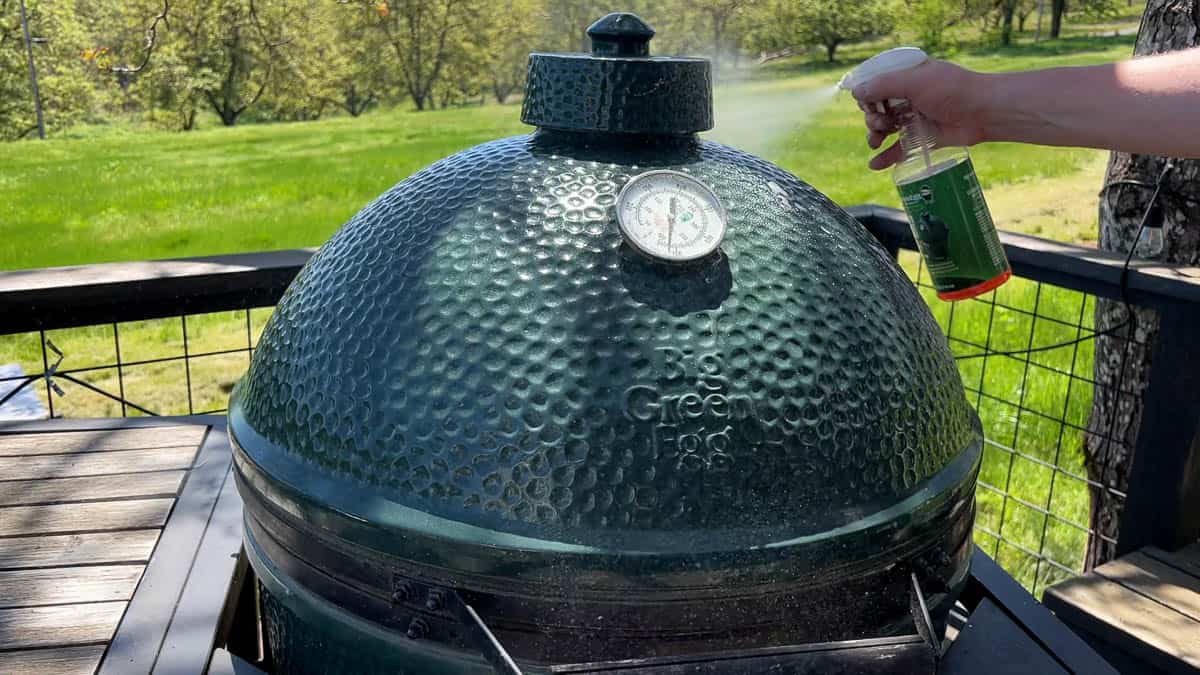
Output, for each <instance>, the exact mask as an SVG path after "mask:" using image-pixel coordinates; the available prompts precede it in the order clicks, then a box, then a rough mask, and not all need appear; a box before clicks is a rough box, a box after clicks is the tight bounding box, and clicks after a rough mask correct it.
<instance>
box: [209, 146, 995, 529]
mask: <svg viewBox="0 0 1200 675" xmlns="http://www.w3.org/2000/svg"><path fill="white" fill-rule="evenodd" d="M606 148H607V149H606ZM661 168H667V169H674V170H678V171H683V172H687V173H689V174H691V175H693V176H695V177H697V178H698V179H700V180H701V181H703V182H704V183H705V184H707V185H709V186H711V187H712V188H713V190H714V191H715V192H716V193H717V195H718V196H719V198H720V199H721V201H722V203H723V204H724V206H725V208H726V210H727V212H728V217H729V226H728V232H727V235H726V238H725V240H724V242H723V244H722V245H721V248H720V253H719V255H717V256H716V257H714V258H710V259H708V260H706V261H704V262H703V263H702V264H699V265H696V266H691V267H686V268H671V267H664V266H661V265H658V264H655V263H653V262H651V261H648V260H646V259H643V258H641V257H639V256H637V255H636V254H634V253H632V252H631V250H630V249H629V247H628V246H627V245H625V244H624V243H623V242H622V239H621V236H620V234H619V231H618V227H617V223H616V222H615V219H614V218H615V217H614V204H615V201H616V198H617V194H618V192H619V191H620V189H621V187H622V186H623V185H624V184H625V183H626V182H627V181H628V180H629V179H630V178H631V177H632V176H634V175H637V174H638V173H640V172H642V171H645V170H649V169H661ZM234 404H235V407H236V408H238V409H239V410H240V411H241V415H242V416H243V417H244V423H245V424H246V425H248V426H249V427H251V428H252V429H253V430H254V431H255V432H257V434H260V435H261V436H262V437H264V438H265V439H266V440H268V441H269V442H270V443H271V444H273V445H275V446H277V447H278V448H281V449H283V451H284V452H286V453H287V454H289V455H291V456H293V457H295V458H299V459H302V460H303V461H305V462H307V463H308V464H309V465H310V466H311V467H312V471H313V472H318V473H320V474H322V475H323V476H325V477H331V478H333V479H335V480H336V481H339V482H340V483H341V484H342V485H344V486H345V489H346V490H349V491H356V492H358V493H362V492H364V491H366V492H367V493H370V494H379V495H381V496H382V497H384V498H386V499H388V500H391V501H393V502H396V503H400V504H403V505H406V506H409V507H412V508H414V509H417V510H419V511H421V512H426V513H431V514H435V515H439V516H442V517H445V518H447V519H451V520H453V521H457V522H461V523H466V524H470V525H476V526H480V527H484V528H488V529H492V530H498V531H505V532H515V533H521V534H526V535H536V536H539V537H543V538H547V539H553V540H561V541H570V542H584V543H595V542H604V541H606V539H605V536H606V533H613V532H624V533H627V534H628V533H636V532H639V531H647V532H648V531H656V530H657V531H670V530H688V531H692V532H696V531H704V530H713V531H717V530H720V531H723V532H726V533H729V532H747V533H752V532H756V531H760V530H761V531H770V532H773V533H778V532H787V533H791V534H794V535H800V534H806V533H815V532H822V531H826V530H828V529H830V528H833V527H837V526H839V525H843V524H845V523H849V522H852V521H854V520H856V519H860V518H862V517H863V516H864V515H867V514H870V513H873V512H875V511H877V510H879V509H882V508H885V507H887V506H890V505H892V504H894V503H896V502H897V501H899V500H901V499H903V498H904V497H906V496H909V495H911V494H912V493H913V492H914V490H915V489H916V487H917V486H918V484H919V483H920V482H921V481H922V480H923V479H926V478H928V477H930V476H933V475H934V474H935V473H937V472H938V471H939V470H940V469H942V468H943V467H945V466H946V465H947V463H948V462H950V460H952V459H953V458H955V457H956V456H957V455H959V454H960V453H961V452H963V451H964V449H966V448H967V447H968V446H969V445H971V444H972V443H974V442H977V440H978V438H977V431H976V427H975V426H974V424H975V423H974V421H973V420H974V413H973V411H971V409H970V408H969V406H968V404H967V402H966V399H965V396H964V394H963V390H962V385H961V382H960V379H959V375H958V372H957V370H956V368H955V366H954V362H953V360H952V358H951V355H950V354H949V352H948V349H947V346H946V343H945V340H944V338H943V337H942V335H941V332H940V330H939V328H938V326H937V325H936V324H935V322H934V320H933V318H932V317H931V315H930V313H929V311H928V309H927V308H926V306H925V304H924V302H923V301H922V300H921V298H920V297H919V296H918V294H917V292H916V291H915V290H914V288H913V285H912V284H911V282H909V281H908V279H907V278H905V277H904V275H903V273H902V272H901V271H900V270H899V268H898V267H897V266H896V265H895V263H894V262H893V261H891V260H890V259H889V258H888V256H887V254H886V252H885V251H884V250H883V249H882V248H881V247H880V246H879V245H878V244H877V243H876V242H875V241H874V239H873V238H872V237H871V236H870V235H869V234H868V233H867V232H866V231H865V230H864V229H863V228H862V227H861V226H860V225H859V224H858V223H857V222H856V221H855V220H854V219H853V218H851V217H850V216H849V215H848V214H846V213H845V212H844V211H843V210H842V209H840V208H839V207H837V206H836V205H834V204H833V203H831V202H830V201H829V200H828V199H827V198H826V197H824V196H823V195H821V194H820V193H819V192H817V191H816V190H815V189H813V188H812V187H810V186H808V185H807V184H805V183H803V182H801V181H800V180H798V179H796V178H795V177H793V176H792V175H790V174H788V173H786V172H784V171H782V170H780V169H779V168H777V167H775V166H773V165H771V164H769V163H767V162H765V161H763V160H760V159H757V158H755V157H752V156H750V155H747V154H744V153H742V152H739V151H736V150H733V149H731V148H728V147H725V146H722V145H718V144H715V143H709V142H703V141H681V142H676V143H664V144H661V145H656V144H654V143H650V142H649V141H647V142H645V143H632V144H629V145H625V146H620V147H617V146H615V145H604V144H599V145H591V146H589V145H585V144H583V143H579V142H577V141H576V140H573V137H572V136H571V135H569V134H549V133H545V132H540V133H539V134H535V135H530V136H520V137H516V138H510V139H505V140H499V141H495V142H491V143H487V144H484V145H481V146H478V147H476V148H473V149H471V150H467V151H465V152H463V153H460V154H458V155H455V156H453V157H450V158H448V159H445V160H443V161H441V162H438V163H436V164H434V165H432V166H430V167H429V168H427V169H425V170H423V171H421V172H420V173H418V174H415V175H414V176H412V177H410V178H409V179H407V180H405V181H403V182H402V183H400V184H399V185H397V186H396V187H394V188H392V189H391V190H389V191H388V192H387V193H385V194H384V195H382V196H381V197H379V198H378V199H377V200H375V201H374V202H373V203H371V204H370V205H368V206H367V207H366V208H365V209H363V210H362V211H361V212H360V213H359V214H358V215H356V216H355V217H354V218H353V219H352V220H351V221H350V222H349V223H347V224H346V225H345V226H344V227H343V228H342V229H341V230H340V231H339V232H338V233H337V234H335V235H334V237H333V238H332V239H331V240H330V241H329V242H328V243H326V244H325V245H324V246H323V247H322V248H321V249H320V250H319V251H318V252H317V253H316V255H314V257H313V258H312V260H311V261H310V262H309V263H308V265H307V266H306V267H305V268H304V269H303V271H302V272H301V273H300V274H299V276H298V277H297V278H296V280H295V281H294V282H293V284H292V286H291V287H290V288H289V289H288V291H287V293H286V294H285V296H284V297H283V299H282V300H281V301H280V303H279V305H278V307H277V309H276V310H275V313H274V314H273V316H272V317H271V319H270V322H269V324H268V325H267V327H266V330H265V332H264V334H263V336H262V339H261V341H260V343H259V347H258V349H257V350H256V351H255V353H254V358H253V361H252V364H251V367H250V371H249V374H248V376H247V377H246V378H245V380H244V381H243V382H242V383H241V385H240V386H239V388H238V389H237V391H236V392H235V394H234ZM232 430H233V432H234V433H235V435H236V433H237V432H238V429H237V424H236V423H235V424H233V425H232ZM246 450H247V452H249V453H250V456H251V457H252V458H255V453H254V450H253V448H249V447H247V448H246ZM263 469H264V470H265V471H266V472H267V473H270V471H271V467H270V466H269V465H265V466H264V467H263ZM750 539H751V540H753V536H751V537H750ZM639 544H640V548H643V549H647V550H653V549H654V546H655V539H654V538H653V537H650V538H646V539H644V540H641V541H640V542H639Z"/></svg>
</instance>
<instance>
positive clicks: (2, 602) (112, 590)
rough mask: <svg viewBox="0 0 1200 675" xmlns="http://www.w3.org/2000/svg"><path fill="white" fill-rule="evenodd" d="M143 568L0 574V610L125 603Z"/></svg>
mask: <svg viewBox="0 0 1200 675" xmlns="http://www.w3.org/2000/svg"><path fill="white" fill-rule="evenodd" d="M145 567H146V566H145V565H143V564H138V563H134V564H130V565H89V566H87V567H54V568H50V569H36V570H14V571H8V572H0V609H5V608H12V607H37V606H40V605H65V604H72V603H80V602H107V601H110V600H128V599H129V598H130V597H131V596H132V595H133V589H134V588H135V587H137V582H138V579H140V578H141V576H142V570H143V569H145ZM0 672H3V671H0Z"/></svg>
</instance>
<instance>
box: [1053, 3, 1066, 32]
mask: <svg viewBox="0 0 1200 675" xmlns="http://www.w3.org/2000/svg"><path fill="white" fill-rule="evenodd" d="M1066 13H1067V0H1051V1H1050V39H1052V40H1054V39H1057V38H1058V36H1059V35H1062V20H1063V15H1064V14H1066Z"/></svg>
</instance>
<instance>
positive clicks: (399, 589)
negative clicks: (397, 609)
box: [392, 581, 413, 602]
mask: <svg viewBox="0 0 1200 675" xmlns="http://www.w3.org/2000/svg"><path fill="white" fill-rule="evenodd" d="M412 596H413V589H412V584H410V583H408V582H407V581H403V582H401V583H400V584H399V585H397V586H396V587H395V588H393V589H392V602H408V601H409V600H411V599H412Z"/></svg>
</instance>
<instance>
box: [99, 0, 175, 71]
mask: <svg viewBox="0 0 1200 675" xmlns="http://www.w3.org/2000/svg"><path fill="white" fill-rule="evenodd" d="M170 11H171V0H163V6H162V11H161V12H159V13H158V14H157V15H155V17H154V19H153V20H152V21H151V22H150V27H149V28H147V29H146V46H145V48H144V50H143V52H142V62H141V63H139V64H137V65H136V66H130V65H124V66H106V67H104V70H107V71H109V72H111V73H122V74H126V75H128V74H132V73H140V72H142V70H143V69H145V67H146V66H147V65H148V64H149V63H150V55H151V54H153V53H154V48H155V47H156V46H157V45H158V24H160V23H161V24H162V25H164V26H166V27H167V28H170V27H171V24H170V22H169V21H168V20H167V14H168V13H170Z"/></svg>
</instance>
